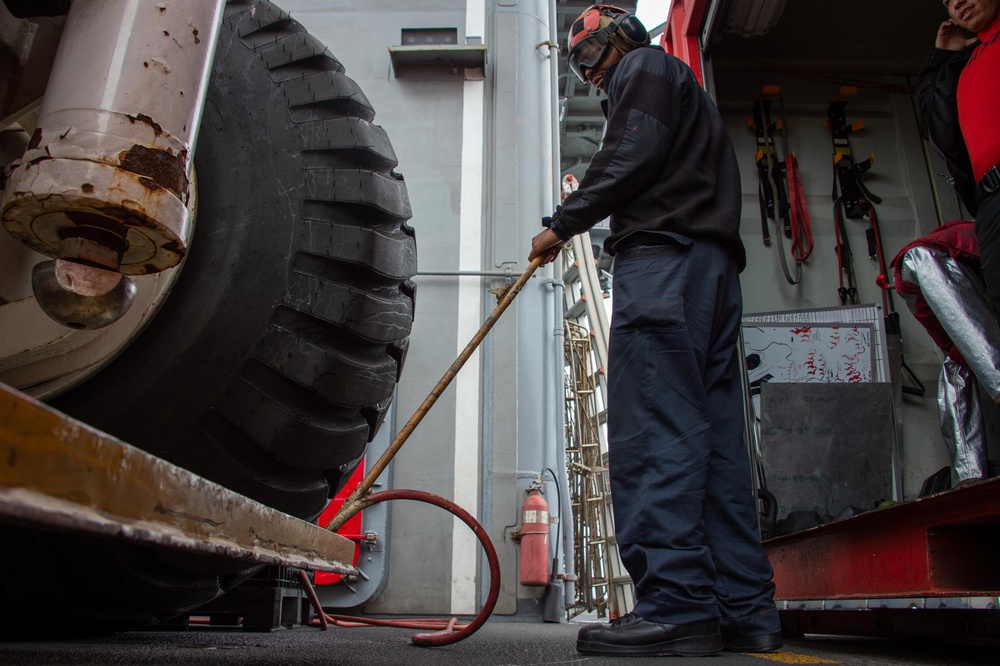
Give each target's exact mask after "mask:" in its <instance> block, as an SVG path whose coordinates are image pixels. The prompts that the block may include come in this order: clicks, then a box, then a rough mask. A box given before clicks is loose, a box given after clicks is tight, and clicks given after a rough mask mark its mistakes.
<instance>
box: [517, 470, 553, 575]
mask: <svg viewBox="0 0 1000 666" xmlns="http://www.w3.org/2000/svg"><path fill="white" fill-rule="evenodd" d="M548 584H549V504H548V502H546V501H545V498H544V497H542V493H541V491H540V490H539V489H538V488H531V489H529V490H528V496H527V497H525V498H524V503H523V504H522V505H521V585H529V586H545V585H548Z"/></svg>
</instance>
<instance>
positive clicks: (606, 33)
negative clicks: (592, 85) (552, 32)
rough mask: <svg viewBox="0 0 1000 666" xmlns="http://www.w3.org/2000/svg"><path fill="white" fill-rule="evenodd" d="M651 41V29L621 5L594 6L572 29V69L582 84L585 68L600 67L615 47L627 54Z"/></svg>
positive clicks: (570, 35) (570, 63)
mask: <svg viewBox="0 0 1000 666" xmlns="http://www.w3.org/2000/svg"><path fill="white" fill-rule="evenodd" d="M648 44H649V32H647V31H646V28H645V26H643V25H642V22H641V21H640V20H639V19H637V18H636V17H635V16H633V15H632V14H629V13H628V12H627V11H625V10H624V9H622V8H621V7H615V6H614V5H591V6H590V7H588V8H587V9H585V10H584V12H583V13H582V14H580V16H579V17H578V18H577V19H576V20H575V21H574V22H573V25H572V26H570V29H569V44H568V46H569V57H568V58H567V60H568V61H569V68H570V69H571V70H573V73H574V74H576V75H577V77H578V78H579V79H580V81H582V82H583V83H587V77H586V75H585V72H586V70H588V69H590V68H592V67H597V66H598V65H599V64H601V61H603V60H604V58H606V57H607V55H608V52H609V51H610V50H611V47H612V46H615V47H617V48H618V49H619V50H621V51H622V53H628V52H629V51H631V50H632V49H634V48H637V47H639V46H646V45H648Z"/></svg>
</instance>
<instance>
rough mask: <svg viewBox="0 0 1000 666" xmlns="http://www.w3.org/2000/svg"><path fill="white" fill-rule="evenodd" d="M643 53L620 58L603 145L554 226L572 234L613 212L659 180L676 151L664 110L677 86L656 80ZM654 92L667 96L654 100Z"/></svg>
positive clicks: (556, 216)
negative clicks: (644, 64) (645, 66)
mask: <svg viewBox="0 0 1000 666" xmlns="http://www.w3.org/2000/svg"><path fill="white" fill-rule="evenodd" d="M639 63H640V59H639V58H632V59H629V60H623V61H622V62H621V63H619V65H618V68H617V70H616V71H615V74H614V78H613V80H612V86H611V89H610V93H611V96H612V98H613V100H614V103H613V105H612V106H611V114H610V115H609V117H608V124H607V130H606V133H605V136H604V140H603V142H602V143H601V149H600V150H599V151H598V152H597V154H596V155H594V159H593V160H592V161H591V163H590V166H589V167H588V168H587V172H586V174H584V176H583V179H582V180H581V181H580V187H579V189H577V191H576V192H574V193H573V194H571V195H569V196H568V197H566V200H565V201H564V202H563V204H562V205H561V206H559V207H557V208H556V212H555V214H554V215H553V216H552V226H551V227H550V228H551V229H552V231H553V232H555V234H556V235H557V236H559V237H560V238H564V239H566V238H569V237H571V236H574V235H576V234H579V233H583V232H584V231H589V230H590V229H591V227H593V226H594V225H595V224H597V223H598V222H600V221H601V220H603V219H604V218H606V217H608V216H609V215H611V214H612V213H613V212H615V210H617V209H619V208H621V207H622V206H623V205H624V204H626V203H627V202H629V201H631V200H632V199H634V198H635V197H636V195H637V194H638V193H639V192H643V191H645V190H646V189H648V188H649V187H651V186H652V184H653V183H654V182H655V180H656V179H657V178H659V176H660V172H661V171H662V165H663V161H664V159H665V158H666V155H668V154H669V152H670V146H671V143H672V141H673V135H672V132H671V131H670V129H669V128H668V127H667V125H666V123H665V122H664V119H663V118H662V117H661V116H660V114H659V113H655V112H652V113H651V112H650V110H652V109H669V108H671V107H672V105H670V104H669V103H667V102H666V101H665V98H666V97H667V96H669V95H670V90H671V89H672V88H673V86H672V85H671V84H670V82H668V81H665V80H663V79H662V77H661V78H660V79H659V80H657V81H656V82H655V84H654V85H651V82H650V73H649V72H648V71H646V70H644V69H643V68H642V67H641V65H640V64H639ZM651 94H653V95H655V96H657V97H661V98H664V99H660V100H651V99H650V96H651Z"/></svg>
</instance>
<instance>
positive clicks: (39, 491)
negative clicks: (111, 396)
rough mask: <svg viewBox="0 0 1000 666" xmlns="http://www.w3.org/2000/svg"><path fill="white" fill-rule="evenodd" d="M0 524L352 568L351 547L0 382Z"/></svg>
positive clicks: (340, 570)
mask: <svg viewBox="0 0 1000 666" xmlns="http://www.w3.org/2000/svg"><path fill="white" fill-rule="evenodd" d="M0 521H4V522H14V523H18V524H26V525H31V526H35V527H39V528H43V529H55V530H61V531H67V530H68V531H76V532H82V533H87V534H92V535H99V536H106V537H109V538H117V539H124V540H127V541H133V542H138V543H142V544H147V545H155V546H161V547H167V548H173V549H178V550H184V551H189V552H197V553H202V554H207V555H214V556H220V557H225V558H229V559H238V560H245V561H250V562H258V563H261V564H283V565H286V566H291V567H297V568H301V569H308V570H316V571H332V572H335V573H341V574H352V573H356V571H355V569H354V568H353V567H352V566H350V564H345V562H347V563H350V562H351V560H352V558H353V556H354V543H353V542H351V541H350V540H348V539H345V538H344V537H342V536H340V535H338V534H335V533H333V532H329V531H327V530H325V529H323V528H321V527H318V526H316V525H313V524H310V523H307V522H305V521H303V520H299V519H298V518H295V517H292V516H289V515H288V514H285V513H281V512H280V511H276V510H274V509H271V508H269V507H267V506H264V505H263V504H260V503H259V502H255V501H253V500H251V499H249V498H247V497H245V496H243V495H240V494H238V493H235V492H233V491H231V490H228V489H226V488H223V487H222V486H220V485H218V484H216V483H213V482H211V481H208V480H207V479H204V478H202V477H200V476H197V475H195V474H192V473H191V472H188V471H187V470H184V469H182V468H180V467H177V466H176V465H172V464H170V463H168V462H166V461H164V460H161V459H159V458H156V457H155V456H152V455H150V454H148V453H146V452H144V451H141V450H139V449H137V448H135V447H133V446H131V445H129V444H126V443H124V442H122V441H120V440H117V439H115V438H113V437H111V436H110V435H107V434H105V433H102V432H100V431H98V430H95V429H94V428H91V427H89V426H87V425H86V424H83V423H80V422H79V421H75V420H73V419H71V418H69V417H68V416H66V415H64V414H62V413H60V412H57V411H55V410H54V409H52V408H50V407H48V406H47V405H45V404H43V403H41V402H39V401H37V400H35V399H33V398H31V397H29V396H27V395H25V394H23V393H20V392H18V391H16V390H14V389H12V388H10V387H9V386H7V385H5V384H0Z"/></svg>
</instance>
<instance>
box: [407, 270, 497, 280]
mask: <svg viewBox="0 0 1000 666" xmlns="http://www.w3.org/2000/svg"><path fill="white" fill-rule="evenodd" d="M417 275H418V276H420V275H446V276H454V277H498V278H508V279H509V278H513V277H514V273H513V272H512V271H502V272H501V271H417Z"/></svg>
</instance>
